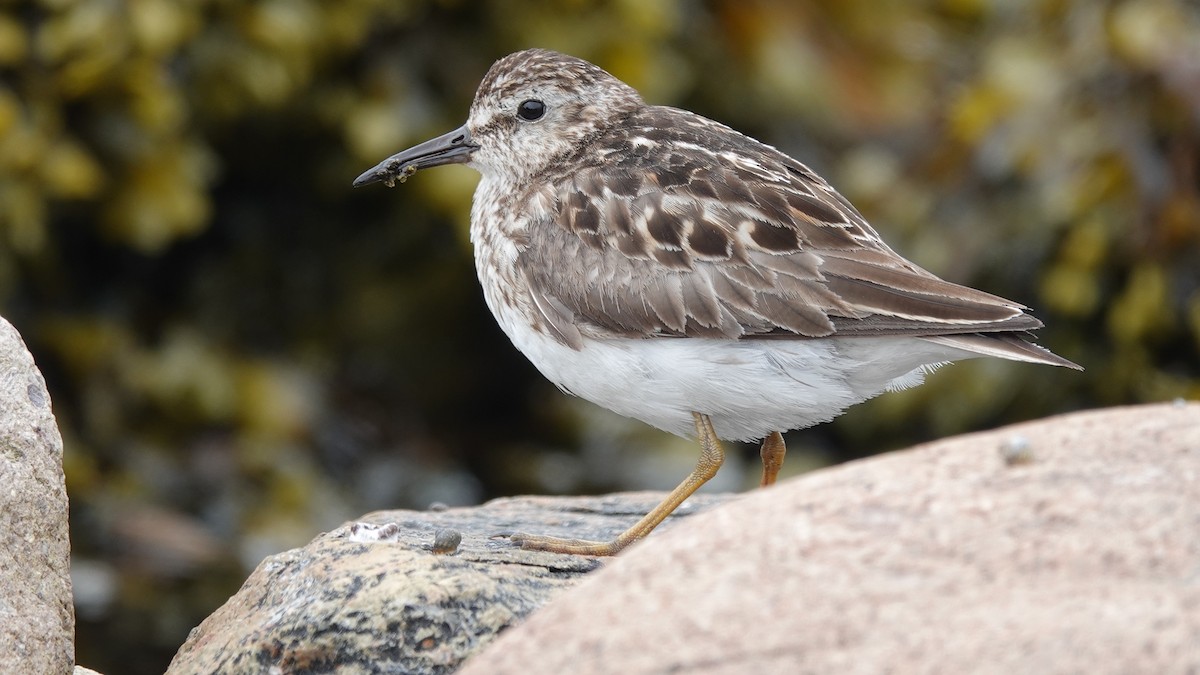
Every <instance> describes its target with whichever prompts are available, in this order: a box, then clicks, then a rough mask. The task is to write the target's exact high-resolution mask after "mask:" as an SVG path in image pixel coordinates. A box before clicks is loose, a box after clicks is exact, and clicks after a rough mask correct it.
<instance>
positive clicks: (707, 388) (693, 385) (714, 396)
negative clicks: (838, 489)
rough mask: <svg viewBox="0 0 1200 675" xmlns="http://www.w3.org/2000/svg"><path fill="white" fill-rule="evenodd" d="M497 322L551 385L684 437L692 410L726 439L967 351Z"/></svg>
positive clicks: (803, 421)
mask: <svg viewBox="0 0 1200 675" xmlns="http://www.w3.org/2000/svg"><path fill="white" fill-rule="evenodd" d="M497 319H498V320H499V321H500V324H501V326H502V327H503V328H504V331H505V332H506V333H507V334H508V336H509V338H511V339H512V341H513V344H515V345H516V347H517V349H519V350H520V351H521V353H523V354H524V355H525V356H526V357H527V358H528V359H529V360H530V361H531V362H532V363H533V365H534V366H536V367H537V369H538V370H539V371H541V373H542V374H543V375H545V376H546V378H547V379H549V380H550V381H551V382H553V383H555V384H556V385H558V386H559V387H560V388H562V389H564V390H566V391H568V392H570V393H572V394H574V395H576V396H579V397H581V398H584V399H586V400H588V401H591V402H593V403H595V404H597V405H600V406H603V407H605V408H608V409H609V410H612V411H613V412H616V413H618V414H620V415H624V416H626V417H632V418H634V419H638V420H641V421H643V422H645V423H647V424H650V425H652V426H655V427H657V428H659V429H662V430H664V431H668V432H670V433H673V434H678V435H680V436H684V437H692V436H693V435H694V427H693V420H692V412H693V411H695V412H699V413H703V414H706V415H708V416H710V417H711V418H712V421H713V426H714V428H715V429H716V431H717V435H718V436H720V437H721V438H723V439H727V440H739V441H749V440H757V439H761V438H763V437H765V436H766V435H767V434H769V433H770V432H772V431H787V430H789V429H799V428H803V427H808V426H812V425H814V424H818V423H820V422H825V421H828V420H830V419H833V418H834V417H836V416H837V415H838V414H840V413H841V412H842V411H843V410H845V409H846V408H848V407H850V406H851V405H854V404H855V403H859V402H862V401H865V400H866V399H868V398H871V397H873V396H875V395H877V394H879V393H881V392H883V391H887V390H891V389H903V388H905V387H910V386H915V385H917V384H920V383H921V382H922V380H923V378H924V374H925V372H927V371H928V370H929V369H930V367H931V366H936V365H938V364H941V363H945V362H946V361H950V360H955V359H960V358H969V357H972V356H975V355H973V354H969V353H967V352H962V351H959V350H953V349H950V348H947V347H942V346H939V345H935V344H932V343H929V342H925V341H923V340H920V339H917V338H886V339H884V338H834V339H818V340H736V341H735V340H724V339H707V338H656V339H624V338H621V339H603V340H601V339H589V338H585V340H584V347H583V349H581V350H578V351H576V350H574V349H571V348H570V347H567V346H566V345H563V344H561V343H559V342H557V341H556V340H554V339H552V338H550V337H548V336H546V335H544V334H542V333H539V332H536V331H534V330H532V329H531V328H529V327H528V326H527V324H525V323H523V322H522V321H520V320H518V318H517V317H513V316H510V317H505V316H502V315H499V314H498V315H497Z"/></svg>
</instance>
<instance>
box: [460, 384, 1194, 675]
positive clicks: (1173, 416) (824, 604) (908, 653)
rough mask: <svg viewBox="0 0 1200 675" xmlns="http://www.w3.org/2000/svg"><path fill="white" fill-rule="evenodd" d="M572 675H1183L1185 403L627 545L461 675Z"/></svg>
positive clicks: (1188, 465) (1059, 430)
mask: <svg viewBox="0 0 1200 675" xmlns="http://www.w3.org/2000/svg"><path fill="white" fill-rule="evenodd" d="M1014 449H1016V450H1019V452H1014ZM1014 458H1019V461H1014ZM568 672H569V673H573V674H576V675H588V674H598V673H632V674H637V673H689V674H693V675H694V674H703V675H717V674H722V675H724V674H728V675H733V674H734V673H881V672H894V673H966V672H970V673H1196V672H1200V405H1198V404H1195V403H1192V404H1184V403H1175V404H1167V405H1154V406H1141V407H1132V408H1117V409H1109V410H1099V411H1094V412H1086V413H1079V414H1074V415H1068V416H1063V417H1057V418H1053V419H1047V420H1042V421H1038V422H1033V423H1028V424H1022V425H1017V426H1014V427H1009V428H1005V429H1000V430H997V431H992V432H987V433H979V434H972V435H968V436H961V437H955V438H951V439H947V440H944V441H940V442H937V443H931V444H928V445H923V446H919V447H917V448H915V449H912V450H909V451H906V452H898V453H892V454H889V455H885V456H882V457H877V458H873V459H868V460H864V461H859V462H853V463H850V464H846V465H843V466H839V467H835V468H833V469H829V470H825V471H819V472H815V473H812V474H808V475H806V476H802V477H800V478H798V479H794V480H791V481H787V482H784V483H781V484H779V485H777V486H776V487H775V488H772V489H767V490H761V491H755V492H753V493H750V494H748V495H746V496H745V497H744V498H742V499H739V500H737V501H735V502H733V503H729V504H726V505H724V506H722V507H721V508H717V509H713V510H711V511H708V512H706V513H702V514H700V515H698V516H697V517H695V518H692V519H689V520H688V521H686V522H683V523H680V524H679V526H678V527H676V528H675V529H674V530H672V531H670V532H666V533H663V534H661V535H659V536H652V537H651V538H650V539H648V540H647V541H646V542H644V543H643V544H641V545H639V546H636V547H633V548H632V549H631V550H629V551H628V552H627V553H626V554H625V555H623V556H620V557H619V558H618V559H617V560H615V561H614V562H613V563H611V564H610V565H608V566H606V567H605V569H603V570H600V571H599V572H597V573H596V574H595V575H593V576H592V577H591V578H589V579H588V581H587V583H584V584H581V585H580V586H579V587H577V588H575V589H573V590H572V591H571V592H570V593H567V594H564V595H563V596H562V597H560V598H558V599H557V600H555V601H554V602H552V603H551V604H549V605H548V606H547V607H545V608H543V609H542V610H541V611H539V612H537V613H535V614H534V615H533V616H532V617H530V619H529V620H528V621H527V622H525V623H524V624H522V625H521V626H518V627H516V628H514V629H512V630H510V631H507V632H506V633H505V634H504V635H502V636H500V638H499V639H498V640H496V641H495V642H493V643H492V644H491V645H489V646H488V647H487V648H486V649H484V650H483V651H482V652H480V653H479V654H477V655H475V656H474V657H472V658H471V659H470V660H469V661H468V662H467V664H466V665H465V666H464V668H463V669H462V670H461V671H460V673H461V675H482V674H485V673H486V674H488V675H504V674H507V673H513V674H515V673H521V674H522V675H538V674H542V673H547V674H548V673H555V674H557V673H568Z"/></svg>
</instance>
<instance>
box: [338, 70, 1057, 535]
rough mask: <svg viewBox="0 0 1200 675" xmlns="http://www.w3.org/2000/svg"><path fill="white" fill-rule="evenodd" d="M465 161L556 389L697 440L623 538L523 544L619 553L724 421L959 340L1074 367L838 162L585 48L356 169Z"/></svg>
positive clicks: (750, 426) (487, 291) (828, 415)
mask: <svg viewBox="0 0 1200 675" xmlns="http://www.w3.org/2000/svg"><path fill="white" fill-rule="evenodd" d="M453 163H461V164H466V165H467V166H470V167H472V168H474V169H476V170H477V171H479V173H480V174H481V175H482V179H481V180H480V182H479V186H478V188H477V189H476V191H475V197H474V202H473V204H472V208H471V241H472V242H473V244H474V246H475V266H476V270H477V272H478V274H479V281H480V283H481V285H482V286H483V293H484V297H485V298H486V300H487V304H488V307H489V308H490V309H491V311H492V313H493V314H494V315H495V317H496V320H497V321H498V322H499V324H500V327H501V328H502V329H503V330H504V332H505V334H507V335H508V337H509V339H511V340H512V342H513V344H514V345H516V347H517V349H519V350H520V351H521V353H523V354H524V355H525V356H526V357H527V358H528V359H529V360H530V361H531V362H532V363H533V365H534V366H535V367H537V369H538V370H539V371H541V372H542V374H543V375H545V376H546V377H547V378H548V379H549V380H550V381H551V382H553V383H555V384H556V385H558V387H559V388H560V389H562V390H563V391H565V392H568V393H570V394H574V395H576V396H580V397H582V398H585V399H587V400H589V401H592V402H593V403H596V404H598V405H601V406H603V407H605V408H608V409H609V410H613V411H615V412H617V413H619V414H621V415H625V416H628V417H632V418H635V419H639V420H641V421H643V422H646V423H647V424H651V425H653V426H655V427H658V428H659V429H663V430H665V431H668V432H671V433H674V434H679V435H681V436H692V435H694V436H695V437H696V438H697V439H698V440H699V442H700V445H701V448H702V452H701V456H700V460H699V462H698V463H697V465H696V467H695V468H694V469H693V470H692V472H691V473H690V474H689V475H688V476H687V478H685V479H684V481H683V482H682V483H680V484H679V486H678V487H676V488H675V489H674V490H673V491H672V492H671V493H670V494H669V495H668V496H667V498H666V499H665V500H663V502H662V503H661V504H659V505H658V506H657V507H656V508H655V509H654V510H653V511H651V512H650V513H649V514H647V515H646V516H645V517H644V518H642V520H640V521H639V522H638V523H637V524H635V525H633V526H632V527H630V528H629V529H628V530H626V531H625V532H623V533H622V534H620V535H619V536H617V537H616V538H615V539H613V540H612V541H608V542H595V541H583V540H574V539H559V538H555V537H546V536H537V535H529V534H512V535H510V537H511V539H512V541H513V542H515V543H517V544H518V545H520V546H521V547H522V548H526V549H535V550H545V551H557V552H564V553H577V554H587V555H611V554H614V553H617V552H618V551H620V550H622V549H623V548H625V547H626V546H628V545H629V544H630V543H632V542H634V541H637V540H638V539H640V538H642V537H644V536H646V534H648V533H649V532H650V531H651V530H652V529H654V527H655V526H657V525H658V524H659V523H660V522H662V521H663V519H665V518H666V517H667V516H668V515H669V514H670V513H671V512H672V511H673V510H674V509H675V508H676V507H678V506H679V504H680V503H682V502H683V501H684V500H685V499H686V498H687V497H688V496H689V495H691V494H692V493H693V492H695V490H696V489H697V488H699V487H700V486H701V485H703V484H704V483H705V482H706V481H707V480H708V479H710V478H711V477H712V476H713V475H715V474H716V472H717V469H718V468H720V466H721V463H722V462H723V460H724V452H723V450H722V448H721V443H720V441H719V440H718V439H726V440H741V441H748V440H759V439H763V443H762V450H761V455H762V460H763V473H762V480H761V482H762V484H763V485H770V484H771V483H773V482H774V481H775V478H776V474H777V473H778V472H779V467H780V466H781V465H782V463H783V458H784V453H785V446H784V442H783V437H782V436H781V435H780V432H781V431H787V430H789V429H798V428H803V427H808V426H811V425H813V424H817V423H820V422H824V421H827V420H830V419H832V418H834V417H835V416H837V415H839V414H841V413H842V412H843V411H844V410H845V409H846V408H847V407H849V406H851V405H854V404H855V403H859V402H861V401H864V400H866V399H869V398H871V397H873V396H876V395H877V394H880V393H882V392H884V391H889V390H895V389H903V388H906V387H911V386H914V385H917V384H920V383H921V382H922V381H923V379H924V376H925V374H926V373H928V372H929V371H930V370H931V369H933V368H935V367H937V366H939V365H941V364H945V363H948V362H951V361H957V360H961V359H968V358H975V357H979V356H995V357H1000V358H1005V359H1012V360H1015V361H1027V362H1030V363H1042V364H1049V365H1054V366H1065V367H1068V368H1079V366H1077V365H1076V364H1074V363H1072V362H1070V361H1068V360H1066V359H1064V358H1061V357H1059V356H1057V355H1055V354H1053V353H1051V352H1050V351H1048V350H1046V349H1044V348H1042V347H1039V346H1037V345H1035V344H1033V343H1032V342H1031V341H1030V340H1029V337H1028V335H1027V331H1030V330H1033V329H1036V328H1039V327H1041V326H1042V322H1041V321H1039V320H1038V319H1036V318H1035V317H1033V316H1032V315H1030V314H1029V313H1028V312H1027V311H1026V308H1025V307H1024V306H1023V305H1020V304H1018V303H1016V302H1012V301H1010V300H1005V299H1004V298H1000V297H997V296H995V295H991V294H988V293H984V292H982V291H978V290H975V289H972V288H967V287H965V286H960V285H958V284H954V283H950V282H948V281H943V280H942V279H939V278H938V277H936V276H934V275H933V274H931V273H930V272H927V271H925V270H924V269H922V268H920V267H918V266H917V265H916V264H914V263H912V262H909V261H908V260H906V259H904V258H902V257H901V256H899V255H898V254H896V253H895V252H894V251H892V249H891V248H889V247H888V246H887V244H885V243H884V242H883V240H882V239H880V237H879V235H878V234H877V233H876V232H875V230H874V229H872V228H871V226H870V225H869V224H868V223H867V222H866V220H864V219H863V217H862V215H860V214H859V212H858V211H857V210H856V209H855V208H854V207H853V206H852V205H851V204H850V203H849V202H848V201H847V200H846V199H845V198H844V197H842V195H840V194H838V192H837V191H836V190H834V189H833V187H831V186H830V185H829V183H827V182H826V181H825V180H824V179H822V178H821V177H820V176H818V175H817V174H816V173H814V172H813V171H812V170H811V169H809V168H808V167H806V166H805V165H804V164H802V163H800V162H798V161H796V160H795V159H793V158H791V157H789V156H788V155H786V154H784V153H782V152H780V151H779V150H776V149H775V148H773V147H771V146H769V145H766V144H764V143H760V142H759V141H757V140H754V139H753V138H750V137H748V136H745V135H743V134H741V133H738V132H737V131H734V130H733V129H730V128H729V127H726V126H724V125H722V124H719V123H717V122H714V121H712V120H710V119H707V118H705V117H701V116H700V115H697V114H695V113H691V112H688V111H686V110H679V109H676V108H669V107H664V106H656V105H649V104H647V103H645V102H644V101H643V100H642V98H641V96H639V95H638V93H637V91H635V90H634V89H633V88H631V87H630V86H628V85H626V84H625V83H623V82H621V81H620V80H618V79H617V78H615V77H613V76H612V75H610V74H609V73H607V72H605V71H604V70H603V69H601V68H599V67H597V66H595V65H593V64H591V63H588V62H587V61H583V60H581V59H578V58H574V57H571V56H567V55H564V54H560V53H557V52H553V51H547V50H543V49H530V50H527V51H522V52H517V53H515V54H511V55H509V56H506V57H504V58H502V59H500V60H499V61H497V62H496V63H495V64H494V65H493V66H492V67H491V69H490V70H489V71H488V72H487V75H486V76H485V77H484V78H483V81H482V82H481V83H480V85H479V89H478V91H477V92H476V94H475V100H474V102H473V103H472V104H471V110H470V115H469V117H468V119H467V123H466V124H465V125H463V126H462V127H460V128H458V129H455V130H454V131H451V132H449V133H447V134H444V135H442V136H439V137H437V138H434V139H432V140H429V141H426V142H425V143H421V144H420V145H417V146H414V147H412V148H409V149H408V150H404V151H402V152H400V153H397V154H395V155H393V156H391V157H389V158H388V159H386V160H384V161H383V162H381V163H380V164H379V165H377V166H376V167H374V168H372V169H371V170H369V171H367V172H366V173H364V174H362V175H361V176H359V177H358V179H357V180H355V181H354V185H355V186H361V185H366V184H369V183H374V182H377V181H383V182H386V183H387V184H388V185H392V184H393V183H394V181H396V180H400V181H403V180H404V179H406V178H408V177H409V176H410V175H411V174H412V173H414V172H416V171H417V170H419V169H424V168H428V167H432V166H438V165H442V164H453Z"/></svg>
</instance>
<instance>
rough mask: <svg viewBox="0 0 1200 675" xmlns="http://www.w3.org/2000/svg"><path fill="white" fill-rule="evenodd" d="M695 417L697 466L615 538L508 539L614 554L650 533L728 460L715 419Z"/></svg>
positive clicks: (556, 549)
mask: <svg viewBox="0 0 1200 675" xmlns="http://www.w3.org/2000/svg"><path fill="white" fill-rule="evenodd" d="M692 417H693V418H695V420H696V437H697V439H698V440H699V441H700V448H701V452H700V461H698V462H696V468H694V469H692V472H691V473H690V474H688V477H687V478H685V479H683V482H682V483H680V484H679V485H678V486H677V487H676V488H675V489H674V490H671V494H669V495H667V498H666V499H664V500H662V503H660V504H659V505H658V506H656V507H654V510H653V511H651V512H650V513H647V514H646V515H645V516H644V517H643V518H642V519H641V520H639V521H638V522H637V524H636V525H634V526H633V527H631V528H629V529H628V530H625V531H624V532H622V533H621V534H619V535H617V538H616V539H613V540H612V541H588V540H586V539H559V538H558V537H543V536H540V535H535V534H522V533H517V534H511V535H509V539H511V540H512V542H513V543H515V544H517V545H518V546H520V547H521V548H523V549H526V550H530V551H551V552H553V553H572V554H576V555H615V554H617V553H619V552H620V551H621V550H622V549H624V548H625V547H626V546H629V545H630V544H632V543H633V542H635V541H637V540H638V539H641V538H642V537H644V536H646V535H647V534H650V531H651V530H653V529H654V528H656V527H658V524H659V523H661V522H662V521H664V520H666V518H667V516H669V515H671V512H672V511H674V510H675V509H677V508H679V505H680V504H682V503H683V500H685V499H687V498H688V497H690V496H692V493H693V492H695V491H696V490H697V489H699V487H700V486H701V485H704V484H705V483H707V482H708V480H709V479H710V478H712V477H713V476H715V475H717V469H720V468H721V464H722V463H724V461H725V451H724V450H723V449H722V448H721V442H720V441H719V440H717V433H716V432H715V431H713V426H712V420H710V419H708V415H701V414H700V413H692Z"/></svg>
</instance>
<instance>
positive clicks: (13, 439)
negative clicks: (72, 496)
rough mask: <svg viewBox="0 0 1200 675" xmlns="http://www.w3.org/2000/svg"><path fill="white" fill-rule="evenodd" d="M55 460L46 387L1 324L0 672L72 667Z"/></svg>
mask: <svg viewBox="0 0 1200 675" xmlns="http://www.w3.org/2000/svg"><path fill="white" fill-rule="evenodd" d="M62 453H63V445H62V437H61V436H59V434H58V426H57V425H56V424H55V422H54V414H53V412H51V409H50V394H49V393H48V392H47V391H46V382H45V380H43V379H42V374H41V373H40V372H38V369H37V366H35V365H34V363H33V356H32V355H30V353H29V350H28V349H26V348H25V343H24V342H23V341H22V340H21V336H20V335H19V334H18V333H17V330H16V329H15V328H13V326H12V324H10V323H8V322H7V321H5V320H4V319H2V318H0V534H2V535H3V537H4V541H3V545H0V673H29V674H33V675H36V674H40V673H54V674H56V675H57V674H60V673H69V672H71V669H72V667H73V666H74V661H75V611H74V607H73V605H72V603H71V576H70V558H71V544H70V538H69V536H68V530H67V489H66V483H65V481H64V479H63V468H62Z"/></svg>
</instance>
